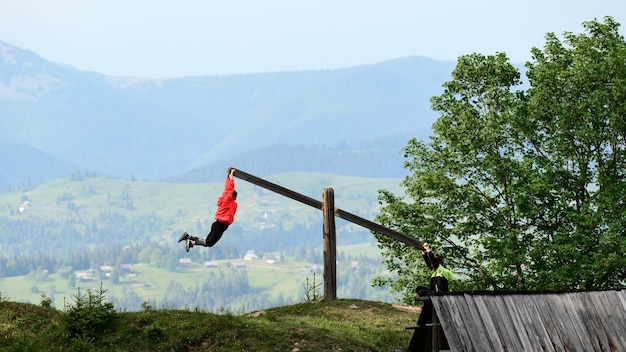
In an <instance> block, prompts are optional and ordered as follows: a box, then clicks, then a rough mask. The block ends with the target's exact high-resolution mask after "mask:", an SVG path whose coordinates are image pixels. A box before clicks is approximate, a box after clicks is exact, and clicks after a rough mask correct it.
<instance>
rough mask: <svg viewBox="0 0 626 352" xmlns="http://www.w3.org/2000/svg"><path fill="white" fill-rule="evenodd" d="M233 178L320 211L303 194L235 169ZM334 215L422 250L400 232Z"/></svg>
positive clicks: (318, 205) (420, 243)
mask: <svg viewBox="0 0 626 352" xmlns="http://www.w3.org/2000/svg"><path fill="white" fill-rule="evenodd" d="M234 176H235V177H237V178H240V179H242V180H244V181H247V182H250V183H252V184H254V185H257V186H259V187H263V188H265V189H267V190H270V191H273V192H276V193H278V194H281V195H283V196H285V197H288V198H291V199H293V200H296V201H298V202H301V203H304V204H306V205H308V206H311V207H313V208H315V209H319V210H322V202H320V201H318V200H315V199H313V198H310V197H307V196H305V195H303V194H300V193H298V192H295V191H292V190H290V189H287V188H285V187H282V186H279V185H277V184H275V183H272V182H269V181H266V180H264V179H262V178H259V177H256V176H253V175H250V174H248V173H246V172H243V171H241V170H239V169H235V173H234ZM334 213H335V215H336V216H338V217H340V218H342V219H344V220H347V221H350V222H352V223H354V224H357V225H360V226H362V227H365V228H366V229H369V230H371V231H374V232H377V233H379V234H381V235H385V236H387V237H391V238H393V239H395V240H398V241H400V242H402V243H404V244H407V245H409V246H412V247H415V248H418V249H422V247H423V245H424V242H423V241H420V240H417V239H415V238H413V237H411V236H407V235H405V234H403V233H400V232H397V231H394V230H391V229H388V228H386V227H384V226H382V225H380V224H377V223H375V222H373V221H370V220H367V219H364V218H362V217H360V216H357V215H354V214H352V213H348V212H347V211H343V210H341V209H338V208H335V211H334Z"/></svg>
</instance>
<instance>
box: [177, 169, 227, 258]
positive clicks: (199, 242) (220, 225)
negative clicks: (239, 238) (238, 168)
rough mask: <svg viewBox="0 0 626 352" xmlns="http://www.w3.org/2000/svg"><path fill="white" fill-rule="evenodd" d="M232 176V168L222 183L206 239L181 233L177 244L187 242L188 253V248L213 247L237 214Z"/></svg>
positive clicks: (187, 249)
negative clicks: (222, 186) (213, 220)
mask: <svg viewBox="0 0 626 352" xmlns="http://www.w3.org/2000/svg"><path fill="white" fill-rule="evenodd" d="M234 174H235V169H234V168H232V167H231V168H229V169H228V173H227V174H226V181H224V191H223V192H222V195H221V196H220V197H219V199H218V200H217V211H216V212H215V222H213V225H211V232H209V234H208V235H207V236H206V239H202V238H199V237H196V236H189V234H188V233H187V231H185V232H183V234H182V235H180V237H178V242H179V243H180V242H181V241H184V240H186V241H187V244H186V246H185V250H186V251H187V252H189V248H192V247H193V246H204V247H213V246H214V245H215V244H216V243H217V241H219V240H220V238H222V235H223V234H224V231H226V229H227V228H228V226H229V225H230V224H232V223H233V221H234V220H235V213H236V212H237V202H236V200H237V191H235V180H234V179H233V175H234Z"/></svg>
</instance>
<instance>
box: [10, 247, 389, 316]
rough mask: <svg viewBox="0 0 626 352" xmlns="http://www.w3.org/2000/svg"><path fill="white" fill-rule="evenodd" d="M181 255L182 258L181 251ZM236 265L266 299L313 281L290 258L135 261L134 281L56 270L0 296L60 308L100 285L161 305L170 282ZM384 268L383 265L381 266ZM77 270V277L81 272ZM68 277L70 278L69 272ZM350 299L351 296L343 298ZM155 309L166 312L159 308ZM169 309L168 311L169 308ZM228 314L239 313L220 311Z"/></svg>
mask: <svg viewBox="0 0 626 352" xmlns="http://www.w3.org/2000/svg"><path fill="white" fill-rule="evenodd" d="M337 250H338V251H339V252H345V253H351V254H359V255H362V256H363V257H368V258H379V257H380V250H379V249H378V248H377V247H376V245H375V244H374V243H373V242H369V243H364V244H358V245H348V246H338V247H337ZM181 257H185V253H184V250H183V249H182V248H181ZM234 262H243V263H244V264H245V265H246V267H245V268H241V269H236V270H245V272H246V273H247V276H248V283H249V285H250V287H251V288H252V289H254V290H255V291H256V292H259V293H260V294H263V295H267V296H268V297H278V296H279V295H281V296H282V297H283V298H285V299H287V298H291V299H292V301H293V302H299V301H301V300H302V294H303V290H304V286H305V285H306V280H307V278H308V279H309V280H311V279H312V274H311V273H309V272H308V271H306V272H305V271H303V269H309V268H311V267H312V266H313V264H312V263H308V262H304V261H297V260H295V259H294V257H288V258H287V260H286V261H285V262H276V263H273V264H270V263H268V262H266V261H263V260H254V261H244V260H242V259H230V260H218V261H217V263H218V267H217V268H205V267H204V266H203V264H202V262H194V263H192V264H190V265H184V266H182V265H181V266H179V267H178V268H177V269H176V271H170V270H169V269H166V268H160V267H155V266H153V265H149V264H144V263H139V264H133V265H132V268H133V272H134V274H136V276H134V277H127V276H124V275H121V276H120V281H119V284H113V283H112V282H110V281H109V280H108V279H106V278H104V279H102V280H99V279H97V278H96V279H94V280H93V281H91V282H81V281H80V280H76V282H75V287H74V286H70V281H69V280H68V279H64V278H62V277H61V274H60V272H57V273H53V274H49V275H42V276H40V277H37V276H35V275H32V274H30V275H26V276H14V277H6V278H0V294H2V295H3V296H7V297H10V298H11V299H12V300H14V301H18V302H26V303H37V302H39V301H40V300H41V295H42V294H44V295H46V296H47V297H49V298H51V299H52V300H53V302H54V304H53V306H55V307H57V308H63V305H64V302H67V301H69V300H71V299H72V295H73V294H74V293H75V292H76V288H80V289H82V290H85V289H95V288H97V287H99V286H100V284H101V283H102V284H103V285H104V288H105V289H106V290H107V295H109V296H115V297H124V296H125V295H126V294H127V292H128V291H132V292H133V293H135V294H136V295H137V296H139V297H140V298H141V300H142V301H145V302H147V301H150V302H157V305H160V304H161V303H163V295H164V293H165V291H166V289H167V287H168V285H169V284H170V282H172V281H174V282H177V283H179V284H180V285H181V286H182V287H183V288H187V287H193V286H195V285H197V284H198V283H199V282H202V281H203V280H204V279H205V277H206V276H207V274H208V273H211V272H216V271H220V270H226V271H227V275H228V272H229V271H230V270H233V269H227V268H228V267H229V266H231V265H232V264H233V263H234ZM381 269H382V267H381ZM81 272H82V271H79V272H78V273H81ZM71 275H74V273H72V274H71ZM316 276H317V277H316V280H317V281H318V282H322V281H323V273H320V272H318V273H317V274H316ZM341 298H352V297H341ZM159 308H164V307H162V306H159ZM170 308H171V307H170ZM223 308H225V309H227V310H231V309H239V308H232V307H223Z"/></svg>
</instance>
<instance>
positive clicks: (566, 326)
mask: <svg viewBox="0 0 626 352" xmlns="http://www.w3.org/2000/svg"><path fill="white" fill-rule="evenodd" d="M430 299H431V301H432V304H433V307H434V309H435V312H436V315H437V317H438V320H439V322H440V323H441V327H442V329H443V332H444V335H445V337H446V338H447V341H448V344H449V346H450V351H458V352H461V351H465V352H473V351H475V352H488V351H494V352H495V351H503V352H504V351H507V352H515V351H529V352H539V351H546V352H552V351H554V352H560V351H572V352H577V351H580V352H588V351H607V352H615V351H626V290H606V291H576V292H556V293H545V292H535V293H532V292H531V293H529V292H506V293H502V292H479V293H468V292H465V293H458V294H455V293H451V294H450V293H449V294H441V295H432V296H430Z"/></svg>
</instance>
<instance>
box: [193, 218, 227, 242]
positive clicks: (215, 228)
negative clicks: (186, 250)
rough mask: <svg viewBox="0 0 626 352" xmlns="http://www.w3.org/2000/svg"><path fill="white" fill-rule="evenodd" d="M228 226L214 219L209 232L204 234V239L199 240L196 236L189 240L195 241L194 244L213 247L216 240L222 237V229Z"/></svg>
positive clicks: (224, 229)
mask: <svg viewBox="0 0 626 352" xmlns="http://www.w3.org/2000/svg"><path fill="white" fill-rule="evenodd" d="M227 228H228V225H226V224H225V223H223V222H221V221H215V222H214V223H213V225H211V232H209V234H208V235H207V236H206V239H205V240H201V239H199V238H198V237H192V238H191V240H193V241H194V242H195V245H196V246H204V247H213V245H215V244H216V243H217V241H219V240H220V238H222V235H223V234H224V231H226V229H227Z"/></svg>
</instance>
